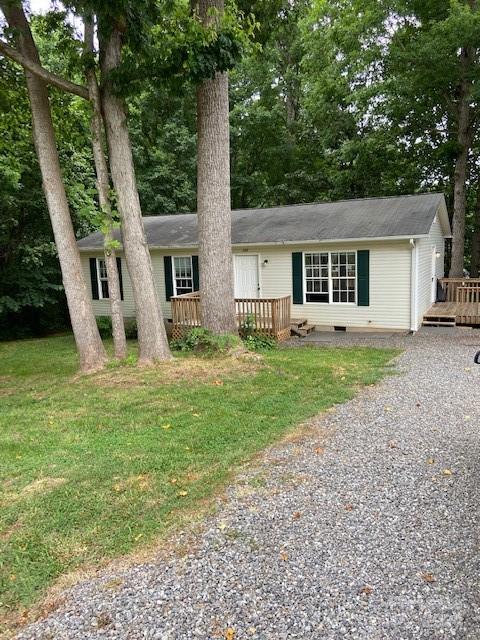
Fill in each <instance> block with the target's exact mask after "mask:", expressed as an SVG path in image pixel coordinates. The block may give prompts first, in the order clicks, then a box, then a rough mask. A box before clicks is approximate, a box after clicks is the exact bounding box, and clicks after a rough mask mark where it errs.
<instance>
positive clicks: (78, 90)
mask: <svg viewBox="0 0 480 640" xmlns="http://www.w3.org/2000/svg"><path fill="white" fill-rule="evenodd" d="M0 54H3V55H4V56H6V57H7V58H10V59H11V60H13V61H14V62H17V63H18V64H20V65H22V67H24V69H26V70H27V71H30V73H33V74H34V75H36V76H37V77H39V78H41V79H42V80H43V81H44V82H46V83H47V84H51V85H52V86H54V87H57V88H58V89H61V90H62V91H66V92H67V93H73V94H75V95H76V96H80V98H84V99H85V100H89V99H90V96H89V93H88V89H87V88H86V87H84V86H82V85H80V84H75V83H74V82H70V80H65V78H61V77H60V76H57V75H56V74H55V73H51V72H50V71H47V70H46V69H44V68H43V67H42V66H41V65H39V64H37V63H36V62H32V61H31V60H29V59H28V58H26V57H25V56H24V55H23V54H21V53H20V52H19V51H17V50H16V49H14V48H13V47H10V46H9V45H8V44H6V43H5V42H2V41H1V40H0Z"/></svg>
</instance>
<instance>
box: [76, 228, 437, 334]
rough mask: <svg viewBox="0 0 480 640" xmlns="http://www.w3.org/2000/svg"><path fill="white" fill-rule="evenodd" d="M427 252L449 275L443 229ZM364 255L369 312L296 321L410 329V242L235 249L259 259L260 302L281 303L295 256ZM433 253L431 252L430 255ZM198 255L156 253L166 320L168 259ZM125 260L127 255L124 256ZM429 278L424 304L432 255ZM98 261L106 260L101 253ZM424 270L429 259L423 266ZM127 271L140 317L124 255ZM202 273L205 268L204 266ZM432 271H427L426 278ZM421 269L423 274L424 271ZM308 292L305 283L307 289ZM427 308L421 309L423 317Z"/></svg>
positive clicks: (305, 312)
mask: <svg viewBox="0 0 480 640" xmlns="http://www.w3.org/2000/svg"><path fill="white" fill-rule="evenodd" d="M424 242H426V243H427V247H430V248H431V246H432V243H433V244H437V243H438V251H439V252H440V253H441V257H440V258H438V260H437V268H438V272H437V275H438V276H439V277H440V276H441V275H443V244H444V239H443V235H442V233H441V230H440V226H439V225H438V223H435V224H434V226H433V227H432V234H431V238H425V239H422V240H420V241H419V242H418V245H419V250H421V251H423V243H424ZM360 249H368V250H369V251H370V305H369V306H368V307H363V306H357V305H356V304H324V303H312V302H310V303H306V304H303V305H292V311H291V313H292V318H306V319H307V320H308V322H309V323H311V324H314V325H316V326H317V327H320V328H322V327H323V328H327V327H334V326H345V327H347V328H352V329H396V330H408V329H410V267H411V248H410V244H409V242H408V240H392V241H384V240H381V241H374V240H372V241H369V242H363V241H362V242H349V243H331V244H328V245H327V244H320V245H308V246H306V245H292V246H290V245H288V246H268V247H266V246H251V247H248V248H247V247H234V248H233V252H234V253H238V254H240V253H242V254H245V253H247V254H255V255H257V254H258V256H259V265H260V273H259V280H260V287H261V289H260V296H261V297H278V296H285V295H292V252H298V251H300V252H303V253H305V254H307V253H326V252H346V251H348V252H353V251H354V252H357V251H358V250H360ZM429 251H430V250H429ZM187 252H188V253H189V254H190V253H192V254H193V253H196V250H195V249H194V248H192V249H191V250H188V249H187V251H186V250H185V249H183V250H173V249H172V250H165V251H158V250H152V266H153V274H154V278H155V282H156V285H157V291H158V295H159V300H160V305H161V307H162V312H163V315H164V317H165V318H171V307H170V302H167V300H166V298H165V276H164V262H163V259H164V256H165V255H169V256H182V255H183V256H185V254H186V253H187ZM119 255H121V254H119ZM93 256H95V252H92V253H82V264H83V267H84V274H85V279H86V281H87V282H88V283H89V282H90V270H89V257H93ZM428 256H429V257H428V277H427V278H426V279H425V277H424V276H421V275H420V273H419V279H420V281H421V283H422V284H421V287H420V289H421V292H420V290H419V293H421V296H420V297H421V299H422V300H424V299H425V298H424V296H425V295H427V294H426V293H425V287H426V288H427V290H428V295H430V289H429V287H430V286H431V280H430V271H429V270H430V267H431V263H430V258H431V253H430V252H428ZM95 257H100V252H97V254H96V256H95ZM420 263H421V264H423V258H422V259H421V260H420ZM122 266H123V271H122V274H123V290H124V301H123V309H124V315H125V316H126V317H133V316H134V315H135V307H134V303H133V296H132V287H131V283H130V278H129V274H128V270H127V267H126V264H125V259H124V257H123V255H122ZM200 268H201V265H200ZM425 268H426V266H425V265H424V266H423V267H422V269H423V271H424V272H425ZM422 269H420V271H422ZM304 292H305V283H304ZM422 304H423V303H420V299H419V304H418V310H419V313H420V312H421V308H422ZM93 307H94V310H95V313H96V314H97V315H109V313H110V303H109V301H108V300H94V301H93Z"/></svg>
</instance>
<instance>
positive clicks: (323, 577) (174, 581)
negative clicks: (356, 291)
mask: <svg viewBox="0 0 480 640" xmlns="http://www.w3.org/2000/svg"><path fill="white" fill-rule="evenodd" d="M302 344H306V345H312V346H314V345H315V344H318V346H319V348H322V347H323V346H324V345H326V344H336V345H340V346H341V345H345V346H347V345H348V346H350V345H353V344H362V345H373V346H384V347H390V346H398V347H400V348H402V349H405V352H404V354H403V355H402V356H401V357H400V358H399V359H398V360H397V362H396V367H397V372H396V373H397V375H392V376H389V377H387V378H386V379H385V380H384V381H383V382H382V383H380V384H379V385H377V386H375V387H368V388H367V389H364V390H362V391H360V393H359V395H358V396H357V397H356V398H355V399H354V400H352V401H351V402H348V403H346V404H343V405H339V406H337V407H336V408H335V410H333V411H330V412H328V413H326V414H324V415H322V416H319V417H318V418H316V419H314V420H313V421H312V423H311V425H310V430H309V433H308V435H307V436H306V437H305V438H304V439H303V440H300V441H291V442H289V443H284V444H281V445H279V446H277V447H274V448H272V449H270V450H268V451H267V452H266V454H265V456H264V458H263V460H262V462H260V463H259V464H256V466H255V467H252V466H250V467H247V469H246V470H244V471H243V472H242V473H241V474H240V475H239V477H238V478H237V480H236V482H235V484H234V485H232V486H231V487H230V489H229V490H228V497H229V500H228V501H227V502H219V506H218V511H217V513H216V515H215V516H214V517H212V518H210V519H209V520H208V521H207V522H206V523H205V527H204V529H203V531H202V532H201V533H199V534H198V535H197V538H198V539H197V540H196V541H195V544H194V545H192V546H191V547H190V551H189V553H188V554H187V555H184V556H183V557H180V556H178V555H177V556H176V555H175V554H174V553H173V552H172V554H171V555H168V554H163V555H162V556H161V557H160V556H159V557H158V558H156V559H155V560H153V561H152V562H150V563H145V564H141V565H137V566H134V567H130V568H122V567H121V565H119V564H118V563H115V564H114V565H112V566H111V567H110V568H109V569H108V570H105V571H104V572H102V573H99V575H98V577H96V578H94V579H91V580H88V581H85V582H83V583H80V584H78V585H77V586H75V587H74V588H72V589H71V590H70V591H68V592H67V593H66V594H65V601H64V603H63V604H62V605H61V606H60V608H59V609H58V610H56V611H54V612H53V613H52V614H51V615H50V616H49V617H47V618H46V619H44V620H42V621H39V622H37V623H35V624H33V625H31V626H29V627H28V628H26V629H24V630H23V631H22V632H21V633H20V634H19V635H18V636H17V637H18V638H19V639H21V640H32V639H35V640H47V639H55V640H63V639H72V640H76V639H82V640H90V639H98V638H102V639H105V640H110V639H122V640H127V639H128V640H140V639H147V638H148V639H161V640H180V639H189V638H192V639H195V638H201V639H202V640H206V639H208V640H210V639H211V640H213V639H215V638H225V637H229V635H228V634H227V630H228V629H231V630H233V631H234V636H233V637H234V638H235V640H243V639H251V640H267V639H268V640H282V639H285V640H287V639H288V640H290V639H293V638H302V639H310V638H311V639H320V638H321V639H322V640H341V639H342V640H343V639H348V640H366V639H367V638H368V639H369V640H410V639H411V640H440V639H442V640H444V639H450V638H455V639H457V638H458V639H461V640H478V638H479V637H480V589H479V587H480V546H479V542H480V540H479V514H478V505H479V503H480V479H479V472H480V455H479V454H480V367H479V366H476V365H475V364H473V355H474V353H475V351H476V349H477V348H480V332H479V331H475V330H455V331H442V330H441V329H435V330H422V331H420V332H419V333H418V334H417V335H416V336H415V337H411V336H408V337H407V336H398V335H389V336H385V335H381V336H368V335H353V334H348V333H347V334H342V335H341V336H339V335H338V334H333V333H332V334H329V335H326V334H320V335H319V334H314V335H313V337H310V338H309V340H307V341H306V342H302ZM319 447H323V448H324V451H323V452H322V451H321V450H319ZM188 535H189V534H188V532H184V533H183V534H179V536H178V537H179V539H182V536H183V537H185V539H187V538H188ZM112 580H115V585H117V586H116V588H115V589H112V588H109V586H108V585H109V584H111V583H112ZM229 634H230V637H232V635H231V632H229Z"/></svg>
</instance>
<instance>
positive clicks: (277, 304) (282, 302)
mask: <svg viewBox="0 0 480 640" xmlns="http://www.w3.org/2000/svg"><path fill="white" fill-rule="evenodd" d="M171 304H172V324H173V328H172V337H173V338H175V339H177V338H181V337H182V336H184V335H185V334H186V333H187V332H188V331H190V330H191V329H193V328H195V327H201V326H202V318H201V310H200V294H199V292H198V291H194V292H193V293H186V294H183V295H181V296H174V297H172V298H171ZM290 309H291V298H290V296H282V297H280V298H235V311H236V316H237V326H238V331H239V333H240V334H241V335H242V334H246V333H248V332H250V331H251V332H252V333H254V334H261V335H265V336H270V337H272V338H275V340H278V341H281V340H286V339H287V338H289V337H290V320H291V318H290Z"/></svg>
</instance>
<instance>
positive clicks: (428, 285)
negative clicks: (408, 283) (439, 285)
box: [417, 216, 445, 325]
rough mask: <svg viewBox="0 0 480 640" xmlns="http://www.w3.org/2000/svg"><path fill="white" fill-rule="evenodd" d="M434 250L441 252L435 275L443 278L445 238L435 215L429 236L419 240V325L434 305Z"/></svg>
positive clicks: (436, 263)
mask: <svg viewBox="0 0 480 640" xmlns="http://www.w3.org/2000/svg"><path fill="white" fill-rule="evenodd" d="M434 250H435V252H437V253H438V254H439V256H438V258H436V260H435V272H436V273H435V277H436V278H443V276H444V273H445V272H444V263H445V238H444V236H443V232H442V227H441V225H440V222H439V220H438V216H435V220H434V221H433V224H432V228H431V230H430V235H429V236H428V238H420V239H419V240H417V252H418V276H417V283H418V289H417V322H418V324H419V325H420V324H421V322H422V319H423V316H424V315H425V313H426V312H427V311H428V310H429V308H430V307H431V306H432V301H431V300H432V254H433V251H434Z"/></svg>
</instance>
